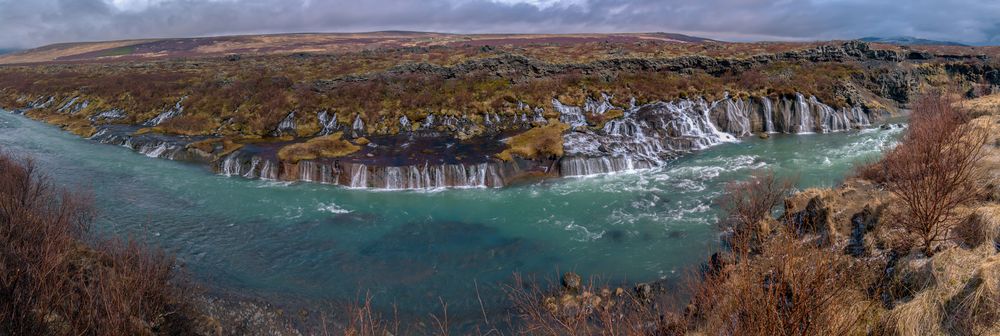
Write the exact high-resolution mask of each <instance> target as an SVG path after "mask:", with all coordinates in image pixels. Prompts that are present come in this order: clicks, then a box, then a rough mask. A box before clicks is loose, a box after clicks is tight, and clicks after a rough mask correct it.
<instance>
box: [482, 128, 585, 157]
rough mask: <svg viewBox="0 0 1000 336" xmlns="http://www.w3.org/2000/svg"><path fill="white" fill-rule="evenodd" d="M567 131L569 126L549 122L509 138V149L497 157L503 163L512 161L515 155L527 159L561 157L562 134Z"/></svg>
mask: <svg viewBox="0 0 1000 336" xmlns="http://www.w3.org/2000/svg"><path fill="white" fill-rule="evenodd" d="M568 129H569V125H566V124H563V123H561V122H559V121H558V120H551V121H549V123H548V125H545V126H543V127H536V128H533V129H530V130H528V131H527V132H524V133H521V134H518V135H515V136H513V137H511V138H510V139H509V140H507V145H508V146H509V148H507V149H505V150H504V151H503V152H500V153H499V154H497V157H499V158H500V159H502V160H505V161H510V160H513V158H514V156H515V155H516V156H519V157H522V158H528V159H549V158H557V157H560V156H562V155H563V139H562V133H563V132H564V131H566V130H568Z"/></svg>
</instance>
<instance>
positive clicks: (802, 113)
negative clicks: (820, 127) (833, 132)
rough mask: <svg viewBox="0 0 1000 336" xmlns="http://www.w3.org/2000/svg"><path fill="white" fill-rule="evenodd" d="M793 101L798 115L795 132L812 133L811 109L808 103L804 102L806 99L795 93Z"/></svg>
mask: <svg viewBox="0 0 1000 336" xmlns="http://www.w3.org/2000/svg"><path fill="white" fill-rule="evenodd" d="M795 102H796V104H797V105H798V110H797V112H798V113H797V115H798V117H799V125H798V129H797V130H796V133H800V134H801V133H812V132H813V131H815V123H814V122H813V117H812V109H810V108H809V104H807V103H806V99H805V97H803V96H802V94H801V93H796V94H795Z"/></svg>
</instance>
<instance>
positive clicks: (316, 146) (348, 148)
mask: <svg viewBox="0 0 1000 336" xmlns="http://www.w3.org/2000/svg"><path fill="white" fill-rule="evenodd" d="M342 135H343V133H340V132H337V133H334V134H331V135H327V136H322V137H318V138H312V139H309V141H306V142H303V143H297V144H292V145H288V146H285V147H283V148H281V150H279V151H278V158H279V159H281V160H282V161H288V162H291V163H297V162H299V161H302V160H315V159H319V158H335V157H342V156H346V155H349V154H351V153H354V152H357V151H358V150H360V149H361V147H358V146H357V145H354V144H352V143H350V142H349V141H347V140H344V139H342V138H341V136H342Z"/></svg>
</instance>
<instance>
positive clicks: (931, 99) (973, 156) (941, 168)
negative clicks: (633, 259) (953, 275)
mask: <svg viewBox="0 0 1000 336" xmlns="http://www.w3.org/2000/svg"><path fill="white" fill-rule="evenodd" d="M969 121H970V119H969V117H968V116H967V114H966V113H965V112H964V111H963V110H961V109H958V108H955V107H954V104H953V101H952V98H949V96H948V95H944V94H940V93H931V94H927V95H924V96H922V97H921V98H920V99H919V100H918V101H917V102H916V104H915V106H914V110H913V116H912V118H911V121H910V126H909V130H908V132H907V134H906V136H905V137H904V139H903V141H902V142H901V143H900V145H899V146H897V147H896V148H895V149H893V150H892V151H891V152H889V153H888V154H887V155H886V157H885V159H884V160H883V162H882V165H883V167H884V170H885V174H886V186H887V189H888V190H889V191H890V192H892V193H893V195H894V196H895V197H896V198H897V199H898V201H899V204H900V205H901V211H900V212H901V215H902V218H901V220H900V221H899V224H900V225H902V226H903V227H904V228H905V229H906V231H907V232H909V233H910V234H912V235H913V236H915V237H916V238H917V239H918V240H919V241H920V243H921V246H922V247H923V251H924V253H925V254H927V255H930V254H931V253H932V252H933V251H932V246H933V244H934V243H936V242H940V241H944V240H949V239H952V238H953V236H952V234H951V229H952V228H953V227H954V226H955V225H956V224H957V223H958V218H957V217H958V214H957V213H956V211H955V210H956V208H957V207H958V206H961V205H965V204H968V203H969V202H972V201H974V200H976V199H977V198H978V196H979V195H980V193H981V190H982V183H981V181H980V179H981V178H982V171H981V169H980V168H979V167H978V166H977V163H978V162H979V161H980V160H981V159H982V157H983V148H984V145H985V144H986V141H987V139H989V134H988V133H987V132H986V131H985V130H984V129H982V128H980V127H976V126H975V125H973V124H970V123H969Z"/></svg>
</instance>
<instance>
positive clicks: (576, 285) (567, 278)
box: [562, 272, 583, 293]
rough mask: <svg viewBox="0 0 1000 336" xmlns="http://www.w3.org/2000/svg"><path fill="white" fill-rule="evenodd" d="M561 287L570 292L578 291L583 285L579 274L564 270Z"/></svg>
mask: <svg viewBox="0 0 1000 336" xmlns="http://www.w3.org/2000/svg"><path fill="white" fill-rule="evenodd" d="M562 285H563V289H565V290H566V291H568V292H572V293H579V292H580V289H581V287H582V286H583V278H581V277H580V275H579V274H576V273H573V272H566V274H563V277H562Z"/></svg>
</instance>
